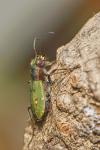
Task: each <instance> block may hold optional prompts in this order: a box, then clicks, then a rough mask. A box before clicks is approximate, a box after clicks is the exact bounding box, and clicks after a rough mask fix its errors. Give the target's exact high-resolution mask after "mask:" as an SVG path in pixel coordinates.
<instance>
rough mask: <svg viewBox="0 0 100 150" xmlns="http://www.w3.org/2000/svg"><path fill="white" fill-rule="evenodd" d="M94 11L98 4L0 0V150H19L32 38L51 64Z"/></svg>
mask: <svg viewBox="0 0 100 150" xmlns="http://www.w3.org/2000/svg"><path fill="white" fill-rule="evenodd" d="M98 11H100V0H21V1H20V0H9V1H8V0H0V150H21V149H22V145H23V135H24V128H25V126H26V121H27V120H28V119H29V116H28V113H27V106H28V105H29V99H30V97H29V87H28V84H27V81H28V80H29V79H30V74H29V73H30V71H29V62H30V60H31V59H32V57H33V56H34V53H33V49H32V46H33V36H37V37H38V38H39V39H40V40H39V41H38V49H39V52H40V53H43V54H45V55H46V56H47V57H48V58H49V60H53V59H55V56H56V49H57V48H58V47H59V46H61V45H63V44H65V43H67V42H69V41H70V40H71V39H72V38H73V37H74V36H75V34H76V33H77V32H78V31H79V30H80V28H81V27H82V26H83V25H84V24H85V22H86V21H87V20H88V19H89V18H90V17H92V16H93V15H94V14H95V13H97V12H98ZM49 31H53V32H55V35H53V36H51V35H48V34H47V33H48V32H49Z"/></svg>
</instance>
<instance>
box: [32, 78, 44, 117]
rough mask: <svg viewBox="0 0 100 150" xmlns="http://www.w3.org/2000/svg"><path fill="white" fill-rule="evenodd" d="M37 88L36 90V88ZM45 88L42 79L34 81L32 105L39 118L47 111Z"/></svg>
mask: <svg viewBox="0 0 100 150" xmlns="http://www.w3.org/2000/svg"><path fill="white" fill-rule="evenodd" d="M34 89H35V90H34ZM45 95H46V94H45V90H44V84H43V82H42V81H41V80H35V81H32V92H31V106H32V112H33V114H35V116H36V118H37V119H41V118H42V117H43V115H44V112H45V100H46V96H45Z"/></svg>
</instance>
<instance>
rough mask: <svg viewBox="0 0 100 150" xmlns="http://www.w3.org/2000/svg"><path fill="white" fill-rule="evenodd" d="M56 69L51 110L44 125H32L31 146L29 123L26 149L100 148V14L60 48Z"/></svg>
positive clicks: (65, 149) (84, 149)
mask: <svg viewBox="0 0 100 150" xmlns="http://www.w3.org/2000/svg"><path fill="white" fill-rule="evenodd" d="M54 68H56V69H57V70H56V71H55V72H54V74H52V81H53V84H52V92H51V103H52V109H51V111H50V113H49V114H48V116H47V118H46V121H45V122H44V123H43V125H40V126H37V125H36V124H35V125H33V126H34V136H33V139H32V141H31V143H30V144H29V145H28V143H29V141H30V139H31V137H32V134H33V130H32V124H31V123H28V126H27V127H26V129H25V134H24V147H23V150H99V149H100V13H98V14H96V15H95V16H94V17H93V18H92V19H90V20H89V21H88V22H87V23H86V25H85V26H84V27H83V28H82V30H81V31H80V32H79V33H78V34H77V35H76V36H75V37H74V39H73V40H72V41H71V42H70V43H68V44H66V45H65V46H62V47H60V48H59V49H58V50H57V59H56V64H55V65H53V66H52V69H54ZM65 68H66V69H65ZM59 69H62V70H59ZM63 69H65V70H63Z"/></svg>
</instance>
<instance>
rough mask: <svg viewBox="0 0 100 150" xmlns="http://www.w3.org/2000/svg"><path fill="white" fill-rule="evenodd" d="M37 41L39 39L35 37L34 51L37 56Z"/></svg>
mask: <svg viewBox="0 0 100 150" xmlns="http://www.w3.org/2000/svg"><path fill="white" fill-rule="evenodd" d="M36 41H37V38H36V37H35V38H34V41H33V50H34V52H35V57H36V56H37V50H36Z"/></svg>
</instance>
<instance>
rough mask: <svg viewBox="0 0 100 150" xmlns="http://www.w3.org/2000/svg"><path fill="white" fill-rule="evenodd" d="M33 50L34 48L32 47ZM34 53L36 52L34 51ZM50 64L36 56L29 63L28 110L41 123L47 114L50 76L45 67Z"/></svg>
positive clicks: (40, 56)
mask: <svg viewBox="0 0 100 150" xmlns="http://www.w3.org/2000/svg"><path fill="white" fill-rule="evenodd" d="M34 50H35V46H34ZM35 53H36V50H35ZM48 65H50V63H49V62H48V61H47V60H46V58H45V57H43V56H42V55H37V53H36V56H35V58H34V59H32V61H31V64H30V66H31V81H30V97H31V98H30V107H28V111H29V114H30V110H31V112H32V115H33V117H34V118H35V120H36V121H42V120H43V118H44V116H45V115H46V114H47V113H48V111H49V107H50V83H51V79H50V75H49V74H48V72H47V70H46V67H47V66H48Z"/></svg>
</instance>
